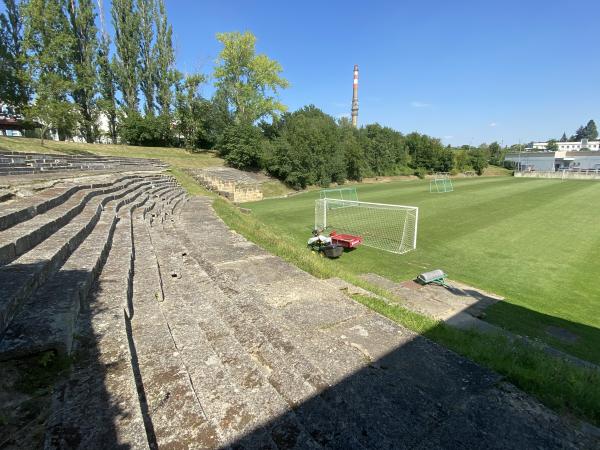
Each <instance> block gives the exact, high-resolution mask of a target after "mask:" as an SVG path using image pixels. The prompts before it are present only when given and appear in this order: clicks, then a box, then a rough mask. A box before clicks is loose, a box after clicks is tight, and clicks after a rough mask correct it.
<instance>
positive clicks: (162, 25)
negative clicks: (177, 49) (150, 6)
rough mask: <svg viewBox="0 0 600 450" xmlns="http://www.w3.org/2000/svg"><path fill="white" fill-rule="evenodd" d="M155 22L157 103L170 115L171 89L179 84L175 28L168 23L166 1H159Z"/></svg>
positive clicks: (163, 111) (164, 112)
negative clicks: (174, 46) (176, 66)
mask: <svg viewBox="0 0 600 450" xmlns="http://www.w3.org/2000/svg"><path fill="white" fill-rule="evenodd" d="M156 5H157V7H156V8H155V15H154V22H155V27H156V46H155V52H154V57H155V77H154V83H155V87H156V102H157V103H158V106H159V108H160V112H161V114H163V115H168V114H169V113H170V107H171V103H172V102H173V94H172V92H171V87H172V86H173V85H174V84H175V83H176V82H177V78H178V77H177V74H176V71H175V69H174V68H173V65H174V64H175V53H174V50H173V27H172V26H171V25H170V24H169V23H168V20H167V12H166V9H165V2H164V0H157V2H156Z"/></svg>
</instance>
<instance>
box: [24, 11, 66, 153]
mask: <svg viewBox="0 0 600 450" xmlns="http://www.w3.org/2000/svg"><path fill="white" fill-rule="evenodd" d="M65 9H66V4H65V1H64V0H29V2H28V3H27V4H26V7H25V8H24V10H23V17H24V25H25V27H24V29H25V31H24V44H25V48H26V50H27V60H28V62H27V66H28V70H29V77H30V79H31V82H32V87H33V90H34V91H35V94H36V96H35V100H34V102H33V105H32V106H31V108H30V113H31V116H32V117H33V118H37V119H38V121H39V122H40V123H41V124H42V126H43V128H42V135H41V138H42V144H43V142H44V135H45V133H46V131H47V130H49V129H55V130H57V131H58V134H59V138H60V139H64V138H65V137H67V136H69V135H70V134H71V132H72V130H73V128H74V126H75V124H76V123H77V120H78V117H77V114H76V109H75V108H74V107H73V104H72V103H71V102H70V101H69V100H70V99H69V93H71V92H73V86H74V82H73V79H74V68H73V64H72V49H73V48H74V46H75V41H74V38H73V34H72V32H71V29H70V25H69V20H68V18H67V14H66V11H65Z"/></svg>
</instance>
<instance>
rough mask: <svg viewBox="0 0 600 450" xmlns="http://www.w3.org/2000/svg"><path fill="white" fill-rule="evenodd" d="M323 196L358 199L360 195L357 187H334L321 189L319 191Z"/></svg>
mask: <svg viewBox="0 0 600 450" xmlns="http://www.w3.org/2000/svg"><path fill="white" fill-rule="evenodd" d="M319 196H320V197H321V198H334V199H337V200H352V201H355V202H356V201H358V195H357V194H356V188H355V187H354V186H352V187H343V188H332V189H321V191H320V192H319Z"/></svg>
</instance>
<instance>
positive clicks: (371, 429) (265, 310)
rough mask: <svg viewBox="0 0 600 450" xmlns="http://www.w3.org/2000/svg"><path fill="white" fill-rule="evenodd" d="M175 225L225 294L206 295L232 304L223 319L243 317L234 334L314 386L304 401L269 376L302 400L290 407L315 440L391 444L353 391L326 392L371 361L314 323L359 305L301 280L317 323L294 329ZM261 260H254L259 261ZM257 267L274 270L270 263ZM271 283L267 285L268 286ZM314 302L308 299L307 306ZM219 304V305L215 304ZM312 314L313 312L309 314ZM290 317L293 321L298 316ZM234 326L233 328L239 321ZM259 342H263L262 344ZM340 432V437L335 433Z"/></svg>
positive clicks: (286, 390) (350, 313)
mask: <svg viewBox="0 0 600 450" xmlns="http://www.w3.org/2000/svg"><path fill="white" fill-rule="evenodd" d="M186 228H187V227H186ZM178 231H179V233H178V235H179V237H180V239H181V240H182V241H183V242H184V243H185V244H187V248H188V251H189V252H190V255H191V256H193V257H194V259H196V260H197V261H198V262H199V263H200V265H201V266H202V268H203V269H207V270H208V275H209V276H210V277H211V279H212V280H214V282H215V283H216V284H218V286H220V288H221V289H222V290H223V291H224V292H226V293H227V297H228V299H225V300H224V299H222V298H221V297H219V296H218V294H215V293H213V291H212V290H209V292H206V295H208V296H209V298H214V299H215V302H218V304H219V305H223V304H227V303H230V304H232V303H233V305H234V306H230V309H231V311H230V312H229V313H227V312H226V313H225V314H227V316H228V323H230V321H232V320H233V321H237V322H238V323H242V324H243V322H246V326H245V327H246V328H247V329H248V330H247V331H241V332H240V333H244V334H245V336H244V337H243V338H242V339H240V337H239V336H240V335H239V334H236V337H237V338H238V339H240V341H241V342H242V343H243V344H245V346H246V347H253V348H259V349H261V351H262V349H264V348H269V344H270V346H271V347H272V348H273V349H274V350H276V351H277V352H278V353H279V355H281V356H283V358H282V357H281V356H278V355H277V354H273V351H271V352H267V353H261V352H260V351H259V352H257V353H258V354H259V356H260V359H261V360H262V361H264V362H265V363H267V364H268V366H269V367H270V368H273V367H275V368H280V367H285V366H287V367H289V368H290V369H291V370H293V371H294V372H295V373H297V374H298V375H300V376H301V377H302V380H303V381H304V382H308V383H309V384H310V385H312V386H313V388H314V389H315V390H316V391H317V392H319V396H318V397H314V398H312V399H311V400H310V401H307V398H304V399H302V398H301V399H294V398H292V397H291V396H290V395H291V394H290V393H291V392H293V390H290V387H289V385H287V384H281V383H278V382H275V385H276V387H277V388H278V390H280V393H281V395H283V396H284V397H286V399H287V400H288V402H293V401H294V400H295V404H296V405H298V404H303V405H304V407H303V408H297V409H296V410H295V411H296V414H297V415H298V417H299V418H300V420H301V421H302V423H303V425H304V426H305V427H306V428H307V430H309V431H310V432H311V434H312V435H313V436H318V439H317V440H318V441H319V443H320V444H321V445H324V446H326V447H330V446H335V445H334V444H335V443H336V442H337V443H340V442H341V441H344V448H358V447H361V446H363V447H366V448H371V447H373V445H375V444H376V445H377V446H382V445H383V446H386V445H392V446H393V441H391V440H390V439H389V438H386V437H384V436H383V435H382V434H381V433H380V430H379V427H378V425H376V423H377V422H373V421H367V420H364V419H366V417H365V416H364V415H363V414H361V410H362V409H363V407H362V406H361V405H357V404H355V403H354V402H353V401H352V398H353V397H348V398H339V397H335V396H331V395H328V391H329V389H330V388H331V386H333V385H334V384H336V383H339V382H340V381H341V380H343V379H345V378H347V377H348V374H349V373H354V372H356V371H358V370H362V369H365V368H366V367H367V366H368V365H369V364H370V362H371V361H368V360H367V359H366V358H365V355H364V354H363V353H362V352H361V351H360V350H359V349H357V348H354V347H352V346H351V345H349V344H348V343H344V342H342V341H341V340H339V339H332V338H331V336H328V335H325V334H323V333H321V332H320V330H319V326H320V325H321V324H323V323H324V322H323V321H325V323H326V324H327V325H330V324H335V323H338V322H340V321H344V320H348V319H349V318H353V317H355V316H356V315H360V314H365V310H364V309H363V308H362V307H360V305H357V304H354V303H350V304H349V305H348V306H349V307H346V308H340V307H339V305H338V304H339V297H340V295H339V293H337V291H335V290H331V292H330V293H329V295H327V291H325V292H323V291H321V290H320V289H319V288H320V287H321V286H319V285H318V284H319V282H318V281H316V280H314V279H313V280H312V282H310V283H308V284H307V283H302V284H301V285H299V289H298V291H300V289H301V290H303V291H304V293H305V294H306V296H313V298H314V299H315V300H316V302H318V304H319V308H320V310H321V311H320V313H319V314H320V316H321V317H319V320H318V325H317V326H314V327H312V328H309V329H304V330H302V331H300V329H299V327H294V326H293V325H292V324H291V323H289V322H291V321H289V319H287V318H286V317H283V316H281V315H278V314H277V313H276V312H275V308H273V306H271V305H267V304H266V303H265V302H264V300H262V298H261V295H260V294H259V293H258V292H256V291H252V289H251V288H250V289H249V288H248V286H246V285H244V288H243V289H240V288H238V286H239V285H237V284H236V283H230V282H229V281H228V280H227V278H225V277H222V276H221V274H218V273H217V271H216V270H211V268H210V267H206V262H205V261H202V259H201V258H199V257H198V251H197V249H196V248H194V247H195V245H194V244H196V239H200V240H201V241H202V240H203V239H204V238H203V237H201V236H198V235H196V234H194V233H193V230H190V233H189V235H190V236H193V237H192V238H191V239H188V237H187V236H186V234H187V233H186V232H184V231H183V230H178ZM168 234H169V233H168ZM203 244H204V242H201V243H199V245H198V247H202V246H203ZM224 244H225V245H224V247H223V249H226V248H229V246H228V245H227V242H226V241H225V242H224ZM261 262H262V261H257V260H255V264H259V265H260V263H261ZM281 263H282V262H281ZM282 264H284V263H282ZM263 269H264V270H267V271H271V270H273V271H275V272H277V270H276V269H277V268H276V267H268V268H263ZM296 270H297V269H296ZM279 273H281V271H280V272H279ZM282 283H284V284H286V285H287V288H288V290H289V289H293V287H294V285H295V283H290V280H284V281H282ZM296 283H297V282H296ZM314 284H317V286H311V285H314ZM296 285H297V284H296ZM271 286H272V285H271ZM271 286H268V287H267V289H268V290H269V291H270V288H271ZM206 289H207V288H204V289H203V290H206ZM208 289H209V288H208ZM261 303H262V305H261ZM315 306H316V305H311V307H312V309H313V310H314V309H315ZM219 309H223V308H222V307H220V308H219ZM344 313H345V314H344ZM312 316H313V317H314V314H312ZM236 317H237V319H236ZM296 320H297V321H298V318H297V319H296ZM299 321H300V322H302V321H303V319H301V318H300V319H299ZM248 324H251V325H248ZM230 326H231V325H230ZM234 327H237V328H236V329H239V325H237V326H234ZM246 333H247V335H253V336H258V337H254V338H253V340H255V341H258V342H252V341H249V342H248V338H247V335H246ZM265 342H266V343H267V345H265ZM298 343H301V347H298ZM324 356H326V359H324ZM273 370H280V369H273ZM273 381H274V380H272V382H273ZM369 388H370V389H372V390H373V394H376V395H374V398H376V397H377V396H379V392H380V391H381V389H380V387H378V386H376V385H374V386H372V387H369ZM361 390H362V391H363V392H362V394H364V390H365V388H364V387H361ZM309 398H310V397H309ZM380 404H381V403H380ZM383 404H385V402H383ZM340 410H341V411H345V410H351V411H353V414H351V415H347V416H346V417H344V420H340V417H341V416H342V415H343V414H341V413H340V412H339V411H340ZM340 435H341V436H343V437H340Z"/></svg>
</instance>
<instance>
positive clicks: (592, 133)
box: [585, 120, 598, 141]
mask: <svg viewBox="0 0 600 450" xmlns="http://www.w3.org/2000/svg"><path fill="white" fill-rule="evenodd" d="M585 137H586V138H587V139H589V140H590V141H593V140H596V139H598V128H597V127H596V122H594V121H593V120H590V121H589V122H588V123H587V125H586V126H585Z"/></svg>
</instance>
